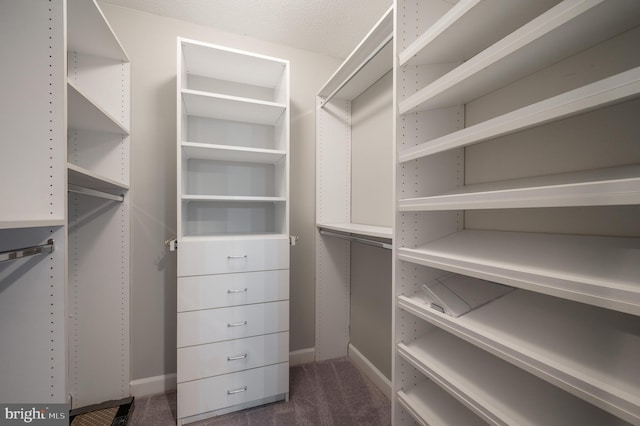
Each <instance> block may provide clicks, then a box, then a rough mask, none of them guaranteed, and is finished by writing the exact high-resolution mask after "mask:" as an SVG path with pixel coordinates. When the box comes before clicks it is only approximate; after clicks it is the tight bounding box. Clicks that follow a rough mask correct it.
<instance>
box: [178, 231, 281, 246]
mask: <svg viewBox="0 0 640 426" xmlns="http://www.w3.org/2000/svg"><path fill="white" fill-rule="evenodd" d="M229 237H233V239H234V240H255V239H260V240H280V239H287V240H288V239H289V235H287V234H282V233H278V232H273V233H260V234H219V235H185V236H182V238H179V239H178V244H179V243H181V242H203V241H216V240H224V241H228V240H229Z"/></svg>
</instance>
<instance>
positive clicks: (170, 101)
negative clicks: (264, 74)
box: [100, 3, 341, 380]
mask: <svg viewBox="0 0 640 426" xmlns="http://www.w3.org/2000/svg"><path fill="white" fill-rule="evenodd" d="M100 6H101V8H102V9H103V12H104V14H105V16H106V18H107V20H108V21H109V23H110V24H111V26H112V28H113V30H114V32H115V33H116V35H117V36H118V38H119V39H120V42H121V43H122V45H123V47H124V49H125V50H126V51H127V54H128V55H129V58H130V60H131V70H132V84H131V87H132V101H131V107H132V109H131V111H132V116H131V134H132V137H131V141H132V142H131V146H132V148H131V158H132V164H131V191H130V197H131V216H132V223H131V225H132V233H131V244H132V245H131V378H132V380H136V379H143V378H151V377H155V376H162V375H166V374H172V373H175V370H176V343H175V342H176V256H175V253H172V252H169V251H168V249H167V248H166V247H165V246H164V241H165V240H166V239H169V238H174V237H175V234H176V182H175V174H176V151H177V149H176V125H175V122H176V105H175V99H176V92H175V91H176V82H175V73H176V37H177V36H181V37H187V38H191V39H195V40H200V41H204V42H209V43H215V44H221V45H225V46H229V47H233V48H238V49H244V50H248V51H252V52H256V53H261V54H265V55H269V56H276V57H280V58H284V59H288V60H289V61H291V234H292V235H298V236H300V241H299V243H298V245H297V246H296V247H295V248H293V249H292V251H291V350H292V351H295V350H300V349H307V348H312V347H313V346H314V342H315V334H314V320H315V317H314V304H315V301H314V291H315V290H314V274H315V270H314V258H315V254H314V241H313V238H314V234H315V201H314V200H315V94H316V92H317V90H318V89H319V88H320V87H321V86H322V85H323V84H324V83H325V81H326V80H327V79H328V78H329V77H330V76H331V74H332V73H333V72H334V71H335V69H336V68H337V67H338V66H339V64H340V63H341V60H338V59H335V58H330V57H328V56H324V55H318V54H313V53H310V52H306V51H303V50H299V49H293V48H289V47H285V46H281V45H276V44H272V43H267V42H264V41H260V40H256V39H251V38H248V37H243V36H240V35H234V34H230V33H226V32H222V31H219V30H216V29H214V28H210V27H204V26H199V25H195V24H191V23H187V22H183V21H179V20H175V19H169V18H164V17H160V16H156V15H152V14H148V13H144V12H138V11H134V10H131V9H127V8H122V7H118V6H112V5H109V4H104V3H102V4H101V5H100Z"/></svg>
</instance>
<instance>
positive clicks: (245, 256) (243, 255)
mask: <svg viewBox="0 0 640 426" xmlns="http://www.w3.org/2000/svg"><path fill="white" fill-rule="evenodd" d="M247 257H248V255H246V254H242V255H238V256H227V259H246V258H247Z"/></svg>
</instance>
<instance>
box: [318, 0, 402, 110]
mask: <svg viewBox="0 0 640 426" xmlns="http://www.w3.org/2000/svg"><path fill="white" fill-rule="evenodd" d="M392 39H393V6H392V7H390V8H389V9H388V10H387V11H386V12H385V14H384V15H383V16H382V18H380V20H379V21H378V22H377V23H376V25H375V26H374V27H373V28H372V29H371V31H369V33H368V34H367V35H366V36H365V38H364V39H363V40H362V41H361V42H360V44H358V46H357V47H356V48H355V49H354V51H353V52H351V54H350V55H349V57H347V59H346V60H345V61H344V62H343V63H342V65H341V66H340V68H338V70H337V71H336V72H335V73H334V74H333V75H332V76H331V77H330V78H329V80H328V81H327V82H326V83H325V85H324V86H323V87H322V88H321V89H320V91H319V92H318V96H319V97H320V98H321V102H322V103H323V104H324V103H326V102H329V101H330V100H331V99H332V98H333V97H336V98H338V99H346V100H352V99H355V98H356V97H358V95H360V94H361V93H362V92H363V91H364V90H365V89H367V88H368V87H370V86H371V85H372V84H373V83H375V82H376V81H378V80H379V79H380V78H381V77H382V76H383V75H385V74H386V73H388V72H389V71H391V69H392V68H393V43H392V42H391V40H392Z"/></svg>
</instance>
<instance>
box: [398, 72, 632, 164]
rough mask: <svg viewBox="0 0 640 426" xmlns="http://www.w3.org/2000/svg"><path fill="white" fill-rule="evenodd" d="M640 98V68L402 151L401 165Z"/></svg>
mask: <svg viewBox="0 0 640 426" xmlns="http://www.w3.org/2000/svg"><path fill="white" fill-rule="evenodd" d="M638 96H640V67H636V68H633V69H631V70H628V71H625V72H623V73H620V74H616V75H614V76H611V77H608V78H605V79H603V80H600V81H597V82H594V83H591V84H588V85H586V86H583V87H580V88H578V89H574V90H571V91H569V92H566V93H563V94H560V95H558V96H554V97H552V98H549V99H545V100H544V101H541V102H537V103H535V104H532V105H529V106H526V107H524V108H520V109H518V110H515V111H512V112H509V113H507V114H504V115H501V116H499V117H495V118H492V119H490V120H487V121H485V122H482V123H479V124H476V125H473V126H470V127H467V128H464V129H462V130H459V131H456V132H453V133H450V134H448V135H445V136H442V137H439V138H436V139H432V140H430V141H428V142H424V143H421V144H419V145H417V146H415V147H411V148H408V149H405V150H403V151H401V152H400V153H399V155H398V158H399V161H400V162H401V163H404V162H407V161H410V160H415V159H418V158H422V157H426V156H428V155H433V154H437V153H439V152H443V151H447V150H451V149H455V148H460V147H465V146H469V145H472V144H474V143H478V142H483V141H486V140H489V139H493V138H497V137H500V136H504V135H508V134H511V133H515V132H519V131H522V130H525V129H528V128H530V127H534V126H540V125H542V124H546V123H551V122H553V121H558V120H562V119H565V118H569V117H571V116H574V115H578V114H583V113H586V112H589V111H592V110H594V109H597V108H604V107H607V106H611V105H614V104H617V103H621V102H625V101H628V100H630V99H633V98H637V97H638Z"/></svg>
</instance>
